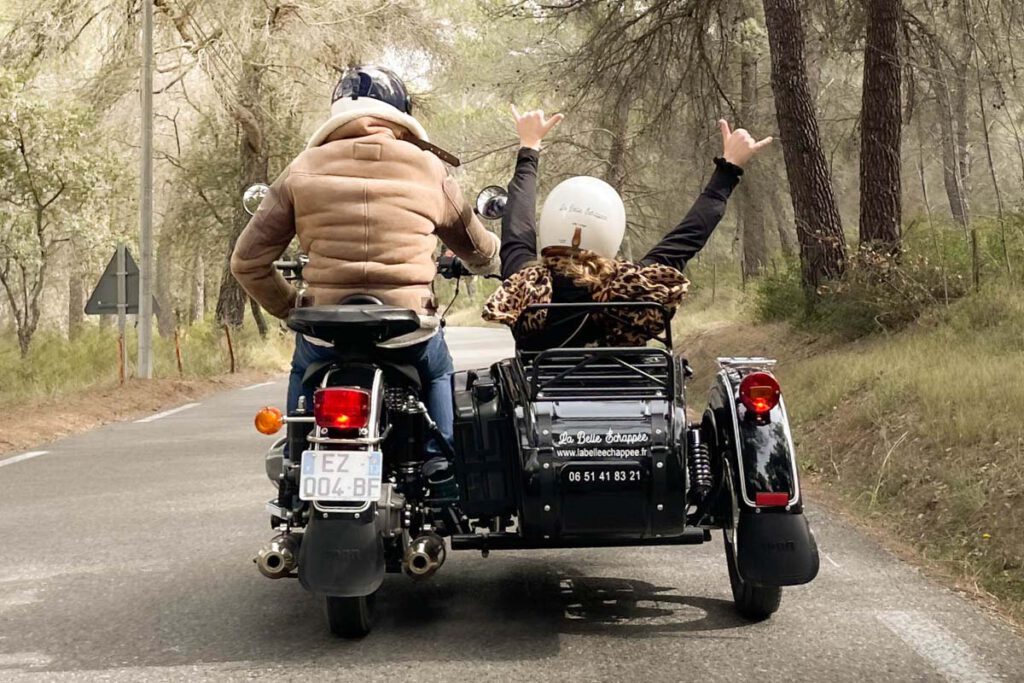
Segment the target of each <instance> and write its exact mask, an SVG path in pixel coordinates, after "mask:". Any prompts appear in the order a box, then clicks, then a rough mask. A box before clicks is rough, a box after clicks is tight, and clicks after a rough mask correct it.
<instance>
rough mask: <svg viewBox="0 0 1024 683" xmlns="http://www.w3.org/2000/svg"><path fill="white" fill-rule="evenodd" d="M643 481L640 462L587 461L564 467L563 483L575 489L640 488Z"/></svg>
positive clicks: (614, 489)
mask: <svg viewBox="0 0 1024 683" xmlns="http://www.w3.org/2000/svg"><path fill="white" fill-rule="evenodd" d="M643 481H644V472H643V469H642V468H641V467H640V464H639V463H607V464H605V463H586V464H573V465H566V466H565V467H563V468H562V485H563V486H564V487H565V488H567V489H570V490H574V491H621V490H623V489H626V490H630V489H639V488H641V486H642V485H643Z"/></svg>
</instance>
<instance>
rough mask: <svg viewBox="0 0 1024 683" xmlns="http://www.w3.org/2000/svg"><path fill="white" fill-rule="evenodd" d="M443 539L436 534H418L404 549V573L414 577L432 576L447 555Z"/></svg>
mask: <svg viewBox="0 0 1024 683" xmlns="http://www.w3.org/2000/svg"><path fill="white" fill-rule="evenodd" d="M447 554H448V553H447V551H446V550H445V547H444V539H442V538H441V537H440V536H438V535H437V534H424V535H423V536H419V537H418V538H416V539H415V540H414V541H413V542H412V543H410V544H409V547H408V548H406V549H405V561H404V562H403V565H404V566H405V573H406V574H408V575H409V576H411V577H413V578H414V579H425V578H427V577H429V576H433V574H434V572H436V571H437V570H438V569H440V568H441V565H442V564H444V561H445V558H446V556H447Z"/></svg>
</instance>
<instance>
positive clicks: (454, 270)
mask: <svg viewBox="0 0 1024 683" xmlns="http://www.w3.org/2000/svg"><path fill="white" fill-rule="evenodd" d="M437 274H438V275H440V276H441V277H443V278H444V279H446V280H457V279H459V278H462V277H470V276H472V275H474V273H473V272H472V271H470V270H469V268H468V267H467V266H466V264H465V263H463V262H462V259H460V258H459V257H458V256H442V257H440V258H439V259H437ZM478 277H483V278H488V279H491V280H500V279H501V276H500V275H479V276H478Z"/></svg>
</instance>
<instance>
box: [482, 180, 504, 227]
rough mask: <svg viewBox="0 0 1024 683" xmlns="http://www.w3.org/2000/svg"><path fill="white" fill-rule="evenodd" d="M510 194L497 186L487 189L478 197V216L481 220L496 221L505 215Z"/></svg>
mask: <svg viewBox="0 0 1024 683" xmlns="http://www.w3.org/2000/svg"><path fill="white" fill-rule="evenodd" d="M507 203H508V192H506V191H505V188H503V187H499V186H497V185H491V186H490V187H485V188H484V189H483V190H482V191H481V192H480V194H479V195H477V197H476V214H477V215H478V216H480V217H481V218H487V219H490V220H494V219H496V218H501V217H502V216H504V215H505V204H507Z"/></svg>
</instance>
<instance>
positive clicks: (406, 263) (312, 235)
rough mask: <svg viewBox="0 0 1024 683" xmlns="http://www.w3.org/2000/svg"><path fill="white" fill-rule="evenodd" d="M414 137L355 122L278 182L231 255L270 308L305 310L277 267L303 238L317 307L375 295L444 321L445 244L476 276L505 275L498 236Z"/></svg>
mask: <svg viewBox="0 0 1024 683" xmlns="http://www.w3.org/2000/svg"><path fill="white" fill-rule="evenodd" d="M407 135H409V133H408V131H406V130H405V129H404V128H403V127H402V126H400V125H398V124H395V123H392V122H389V121H385V120H383V119H377V118H373V117H369V116H365V117H361V118H358V119H355V120H353V121H349V122H347V123H344V124H343V125H341V126H340V127H339V128H337V129H336V130H334V131H333V132H332V133H330V134H329V135H327V136H326V139H325V140H324V141H323V142H321V143H319V144H316V145H314V146H311V147H310V148H308V149H306V150H305V151H304V152H302V153H301V154H300V155H299V156H298V157H296V158H295V160H294V161H293V162H292V163H291V164H290V165H289V166H288V168H287V169H285V171H284V172H283V173H282V174H281V176H280V177H279V178H278V179H277V180H276V181H275V182H274V184H273V185H272V186H271V188H270V192H269V194H268V195H267V197H266V198H265V199H264V200H263V203H262V204H261V206H260V208H259V210H258V211H257V212H256V215H255V216H253V218H252V220H251V221H249V224H248V225H247V226H246V227H245V230H243V232H242V234H241V236H240V237H239V238H238V242H237V244H236V246H235V250H234V253H233V254H232V257H231V272H232V273H233V274H234V276H235V278H236V279H237V280H238V282H239V283H241V285H242V287H243V288H244V289H245V291H246V292H248V293H249V295H250V296H252V298H254V299H255V300H256V301H257V302H258V303H259V304H260V305H261V306H263V308H265V309H266V310H267V311H268V312H270V313H271V314H273V315H275V316H277V317H279V318H284V317H287V315H288V312H289V311H290V310H291V309H292V308H293V307H294V306H295V298H296V292H295V288H294V287H292V286H291V285H290V284H289V283H288V282H286V281H285V280H284V278H283V277H282V276H281V274H280V273H279V272H277V271H276V270H275V269H274V267H273V262H274V261H275V260H276V259H278V258H280V256H281V254H282V253H283V252H284V251H285V249H286V248H287V247H288V245H289V243H290V242H291V241H292V238H293V237H295V236H298V240H299V244H300V247H301V250H302V252H303V253H305V254H307V255H308V256H309V264H308V265H307V266H306V267H305V268H304V269H303V278H304V279H305V280H306V282H307V284H308V286H309V289H308V291H307V293H306V296H307V297H310V298H311V299H312V303H313V304H314V305H316V304H334V303H338V302H339V301H341V300H342V299H344V298H345V297H347V296H350V295H352V294H370V295H373V296H376V297H377V298H379V299H380V300H381V301H383V302H384V303H385V304H388V305H392V306H401V307H404V308H411V309H413V310H415V311H417V312H418V313H420V315H421V316H434V315H436V311H437V306H436V304H435V302H434V297H433V294H432V292H431V288H430V285H431V283H432V281H433V279H434V276H435V275H436V267H435V263H434V252H435V249H436V247H437V239H438V238H440V239H441V241H442V242H444V243H445V244H446V245H447V246H448V248H449V249H451V250H452V251H453V252H455V254H456V255H457V256H459V258H461V259H462V260H463V261H464V262H465V263H466V265H467V266H468V267H469V268H470V269H471V270H473V271H474V272H477V273H487V272H497V267H498V248H499V241H498V238H497V236H496V235H495V234H494V233H491V232H488V231H487V230H486V229H485V228H484V227H483V225H482V224H481V223H480V221H479V219H478V218H477V217H476V215H475V214H474V213H473V210H472V208H471V207H470V206H469V205H468V204H467V203H466V201H465V200H464V199H463V196H462V192H461V191H460V189H459V187H458V185H457V184H456V183H455V181H454V180H453V179H452V178H450V177H449V176H448V173H447V169H446V167H445V166H444V164H443V163H442V162H441V160H440V159H438V158H437V157H436V156H434V155H433V154H431V153H430V152H427V151H424V150H422V149H420V148H419V147H417V146H415V145H413V144H411V143H409V142H405V141H403V137H405V136H407Z"/></svg>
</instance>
